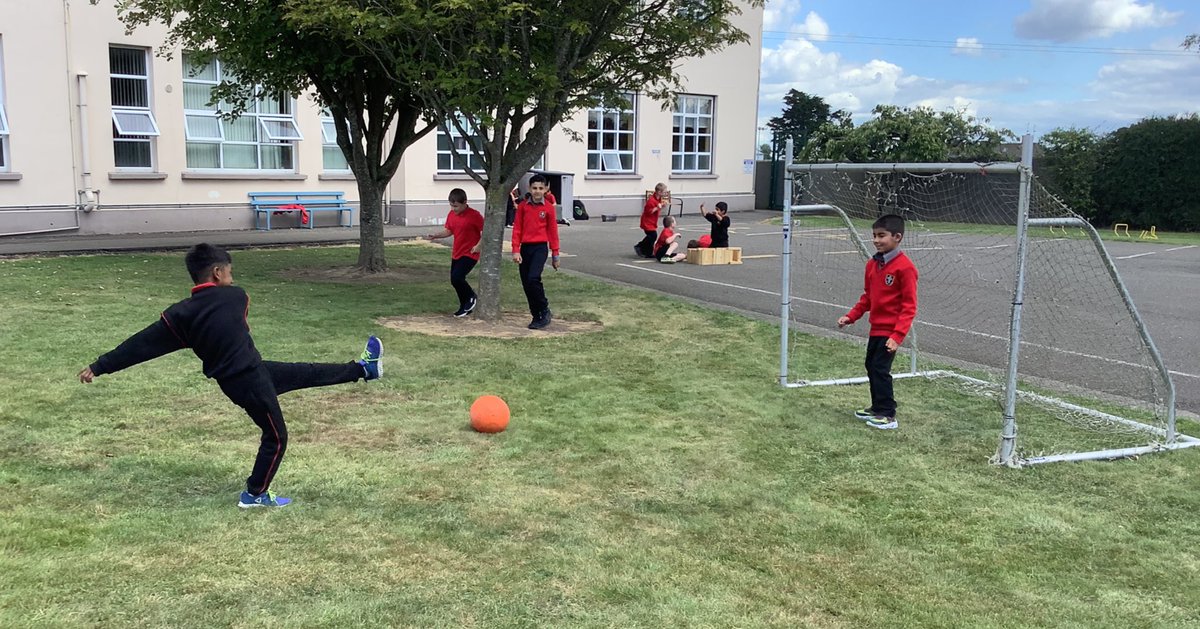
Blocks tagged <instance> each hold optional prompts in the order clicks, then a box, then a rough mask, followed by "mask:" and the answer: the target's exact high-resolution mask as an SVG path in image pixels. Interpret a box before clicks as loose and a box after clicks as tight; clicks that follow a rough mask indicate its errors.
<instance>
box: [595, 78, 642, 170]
mask: <svg viewBox="0 0 1200 629" xmlns="http://www.w3.org/2000/svg"><path fill="white" fill-rule="evenodd" d="M625 100H626V103H622V105H627V107H626V106H618V107H609V106H608V105H607V103H601V104H600V105H599V106H598V107H593V108H591V109H589V110H588V111H587V116H588V131H587V133H588V137H587V143H588V146H587V157H588V172H589V173H592V174H596V173H621V174H629V173H636V172H637V141H638V138H637V136H638V133H637V132H638V101H637V94H636V93H635V92H626V93H625ZM625 118H628V121H629V129H628V130H625V129H622V128H621V122H622V120H623V119H625ZM609 120H612V121H613V122H614V123H615V126H614V128H612V129H609V128H606V127H605V122H606V121H609ZM593 123H594V124H596V127H595V128H593V127H592V124H593ZM624 137H628V138H629V148H628V149H622V148H621V139H622V138H624ZM609 139H611V140H612V144H613V147H614V148H611V149H609V148H605V145H606V140H609ZM593 157H595V158H597V168H592V158H593ZM622 157H628V158H629V167H628V168H626V167H625V164H624V163H623V162H622ZM613 160H615V161H613Z"/></svg>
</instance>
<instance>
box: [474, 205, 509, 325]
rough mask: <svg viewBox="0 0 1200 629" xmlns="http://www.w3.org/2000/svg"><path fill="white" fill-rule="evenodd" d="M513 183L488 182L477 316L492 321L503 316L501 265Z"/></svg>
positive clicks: (480, 256) (503, 256) (503, 259)
mask: <svg viewBox="0 0 1200 629" xmlns="http://www.w3.org/2000/svg"><path fill="white" fill-rule="evenodd" d="M511 189H512V186H508V187H507V188H505V187H504V185H503V184H500V185H492V184H491V183H489V184H488V185H487V186H486V187H485V188H484V195H485V198H486V199H487V201H486V205H485V206H484V214H483V238H482V243H483V246H482V247H481V249H480V254H479V304H478V305H477V306H476V307H475V316H476V317H477V318H479V319H482V320H484V321H491V322H493V323H495V322H497V321H499V320H500V269H501V266H502V265H503V264H504V262H505V259H506V256H505V255H504V213H505V210H506V209H507V208H508V193H509V191H510V190H511Z"/></svg>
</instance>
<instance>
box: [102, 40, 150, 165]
mask: <svg viewBox="0 0 1200 629" xmlns="http://www.w3.org/2000/svg"><path fill="white" fill-rule="evenodd" d="M114 48H118V49H121V50H133V51H137V52H139V53H141V55H142V61H143V65H144V66H145V68H146V73H145V74H122V73H117V72H113V71H112V61H111V59H112V56H111V55H112V50H113V49H114ZM108 50H109V59H110V61H109V74H108V76H109V85H110V86H111V85H112V83H111V81H112V79H130V80H135V81H142V85H143V86H144V87H143V89H144V90H145V95H144V99H145V101H146V106H145V107H136V106H130V105H118V104H116V103H115V102H112V101H114V100H115V98H116V93H115V92H113V93H110V94H109V101H110V104H111V106H112V116H111V117H112V123H113V129H114V131H115V133H114V134H113V138H112V141H113V165H114V167H115V168H116V169H117V170H120V171H125V170H132V171H146V170H149V171H152V170H154V168H155V164H156V163H157V161H158V159H157V158H158V151H157V148H158V147H157V146H156V142H155V140H154V138H157V137H158V136H160V135H161V133H160V131H159V128H158V121H157V120H155V119H154V111H153V106H154V101H153V100H152V97H153V95H154V90H153V89H151V85H152V81H151V76H150V70H151V63H150V49H148V48H141V47H138V46H120V45H115V44H109V46H108ZM122 116H133V117H136V118H141V119H142V120H143V121H144V122H148V123H149V125H148V126H149V129H148V130H133V129H129V130H126V129H125V128H124V127H125V125H124V124H122V122H121V117H122ZM118 143H124V144H146V145H148V146H149V148H150V151H149V153H150V163H149V164H145V165H137V166H129V165H119V164H117V163H116V150H117V144H118Z"/></svg>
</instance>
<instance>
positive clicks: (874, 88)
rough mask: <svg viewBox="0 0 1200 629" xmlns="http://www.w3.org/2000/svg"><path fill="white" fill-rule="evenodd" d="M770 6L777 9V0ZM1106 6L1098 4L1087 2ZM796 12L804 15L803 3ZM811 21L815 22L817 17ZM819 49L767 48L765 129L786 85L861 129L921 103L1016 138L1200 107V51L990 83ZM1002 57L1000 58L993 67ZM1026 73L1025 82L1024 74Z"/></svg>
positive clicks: (808, 43)
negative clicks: (880, 112) (879, 110)
mask: <svg viewBox="0 0 1200 629" xmlns="http://www.w3.org/2000/svg"><path fill="white" fill-rule="evenodd" d="M770 4H773V5H775V4H781V3H778V2H776V1H775V0H772V1H771V3H770ZM783 4H786V3H783ZM1060 4H1061V3H1060ZM1101 4H1103V3H1102V2H1092V3H1089V6H1092V5H1101ZM1110 4H1111V3H1110ZM1116 5H1120V6H1124V7H1128V6H1134V5H1135V3H1132V2H1129V1H1119V2H1116V3H1115V4H1113V6H1116ZM791 6H793V8H795V9H798V7H799V4H798V3H792V5H791ZM1045 6H1048V3H1047V2H1045V0H1034V10H1035V11H1037V10H1040V9H1043V8H1044V7H1045ZM1073 6H1074V5H1073ZM1153 10H1155V11H1157V9H1153ZM793 14H794V22H793V24H792V25H784V26H782V27H781V28H780V30H790V31H799V30H800V29H801V28H802V26H801V16H803V15H804V14H803V13H799V12H794V13H793ZM808 15H809V16H813V14H812V13H811V12H810V13H809V14H808ZM817 19H819V18H817V17H809V18H804V22H803V24H804V26H803V28H805V29H806V30H812V31H813V32H828V29H829V28H830V26H829V25H828V24H826V23H825V22H824V20H821V21H820V22H819V24H820V26H817V24H818V22H817V21H816V20H817ZM834 26H835V27H836V24H835V25H834ZM819 29H825V30H819ZM956 44H957V48H956V49H955V51H954V52H955V53H957V54H973V53H975V52H979V53H983V52H986V51H987V48H986V47H985V46H983V45H982V44H980V43H979V42H978V40H976V39H975V38H966V37H964V38H959V39H958V41H957V42H956ZM823 45H825V44H823V43H822V42H821V41H819V40H817V38H816V37H807V38H803V39H785V40H783V41H782V42H780V43H779V45H778V46H777V47H774V48H764V49H763V57H762V67H761V71H762V75H761V76H762V84H761V88H760V93H759V103H760V108H759V124H760V125H762V124H765V123H766V121H767V120H769V119H770V118H771V117H773V116H777V115H779V112H780V110H781V108H782V106H783V97H784V95H786V94H787V92H788V90H789V89H796V90H799V91H802V92H805V93H808V94H811V95H814V96H820V97H821V98H823V99H824V100H825V102H826V103H828V104H829V106H830V107H832V108H833V109H845V110H846V111H849V112H850V113H851V114H853V117H854V121H855V124H862V123H863V122H866V121H867V120H869V119H870V118H871V114H870V111H871V109H872V108H873V107H874V106H875V105H877V104H888V105H896V106H900V107H916V106H925V107H930V108H932V109H934V110H935V111H946V110H948V109H953V110H958V111H965V112H966V113H967V114H969V115H973V116H976V117H978V118H980V119H988V120H990V121H991V123H992V124H993V125H995V126H997V127H1003V128H1008V129H1011V130H1012V131H1014V132H1016V133H1017V134H1021V133H1025V132H1030V133H1034V134H1042V133H1046V132H1048V131H1050V130H1052V129H1054V128H1057V127H1069V126H1074V127H1084V128H1091V129H1095V130H1097V131H1098V132H1108V131H1112V130H1114V129H1117V128H1119V127H1123V126H1127V125H1129V124H1133V123H1134V122H1136V121H1137V120H1139V119H1142V118H1145V117H1147V116H1154V115H1159V116H1167V115H1173V114H1180V113H1186V112H1197V111H1200V96H1197V95H1200V55H1177V56H1169V57H1157V56H1136V57H1121V58H1118V59H1116V60H1115V61H1113V62H1112V63H1110V64H1109V65H1105V66H1103V67H1102V68H1098V69H1097V70H1094V71H1092V72H1094V74H1092V75H1091V77H1090V82H1089V76H1088V74H1086V72H1088V71H1084V72H1085V74H1083V75H1081V76H1080V75H1076V76H1072V77H1057V78H1055V77H1054V75H1053V74H1050V75H1047V74H1046V73H1043V72H1039V71H1037V69H1036V68H1028V69H1027V70H1025V71H1023V70H1020V69H1012V70H1010V71H1009V73H1008V74H1007V75H1005V74H1003V73H1001V74H998V75H997V74H992V75H990V76H993V78H991V79H989V80H984V79H981V78H978V77H968V78H966V79H963V80H949V79H942V78H936V77H938V76H941V75H939V74H929V75H926V74H916V73H914V72H913V69H918V70H920V71H921V72H922V73H924V72H926V71H927V72H929V73H937V72H938V71H939V70H938V66H937V65H933V66H925V65H923V66H920V67H916V66H914V67H913V68H908V67H902V66H900V65H899V64H897V63H894V62H892V61H889V60H887V59H886V58H877V59H870V60H860V59H854V58H848V57H845V56H843V55H841V54H838V53H836V52H826V51H823V50H822V49H821V46H823ZM1177 45H1178V42H1174V41H1167V40H1164V41H1163V42H1162V43H1161V46H1160V45H1159V44H1158V43H1156V44H1155V47H1161V48H1163V49H1164V50H1172V51H1173V50H1177V48H1176V46H1177ZM852 50H853V49H852ZM943 59H944V57H943ZM997 60H1002V57H997V59H996V60H993V61H997ZM1026 73H1028V75H1029V76H1028V77H1025V76H1021V75H1022V74H1026Z"/></svg>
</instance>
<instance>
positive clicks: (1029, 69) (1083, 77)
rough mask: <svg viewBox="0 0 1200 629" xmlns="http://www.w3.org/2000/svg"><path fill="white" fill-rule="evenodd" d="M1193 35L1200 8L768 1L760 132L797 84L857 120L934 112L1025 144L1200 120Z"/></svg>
mask: <svg viewBox="0 0 1200 629" xmlns="http://www.w3.org/2000/svg"><path fill="white" fill-rule="evenodd" d="M1189 33H1200V1H1198V0H1161V1H1160V0H1155V1H1153V2H1150V1H1147V0H992V1H990V2H982V1H979V0H957V1H949V0H767V7H766V13H765V15H764V24H763V64H762V79H761V80H762V83H761V87H760V92H759V125H760V126H762V125H764V124H765V123H766V121H767V120H769V119H770V118H771V116H775V115H778V114H779V111H780V109H781V108H782V100H783V95H784V94H786V93H787V91H788V89H791V88H795V89H797V90H800V91H802V92H807V93H809V94H813V95H816V96H820V97H822V98H824V99H825V101H826V102H827V103H829V104H830V105H831V106H832V107H833V108H834V109H845V110H847V111H850V112H851V113H852V114H853V116H854V121H855V123H856V124H860V123H862V122H864V121H866V120H868V119H869V118H870V113H869V112H870V110H871V108H872V107H874V106H875V105H876V104H891V105H899V106H906V107H912V106H917V105H925V106H930V107H933V108H934V109H936V110H939V111H940V110H945V109H951V108H953V109H962V110H965V111H967V112H968V113H969V114H971V115H974V116H977V117H980V118H987V119H989V120H990V121H991V124H993V125H994V126H997V127H1003V128H1007V129H1009V130H1011V131H1013V132H1014V133H1016V134H1018V135H1020V134H1022V133H1033V134H1034V136H1035V137H1036V136H1040V135H1041V134H1043V133H1046V132H1048V131H1051V130H1053V129H1055V128H1059V127H1082V128H1088V129H1092V130H1094V131H1097V132H1100V133H1105V132H1109V131H1112V130H1115V129H1118V128H1120V127H1123V126H1127V125H1129V124H1132V123H1134V122H1136V121H1138V120H1140V119H1141V118H1144V117H1147V116H1152V115H1161V116H1166V115H1172V114H1181V113H1187V112H1200V53H1197V52H1190V53H1189V52H1184V51H1182V50H1181V49H1180V48H1179V44H1180V42H1182V41H1183V38H1184V37H1186V36H1187V35H1188V34H1189ZM1120 50H1127V51H1135V54H1129V53H1126V54H1122V53H1121V52H1119V51H1120Z"/></svg>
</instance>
